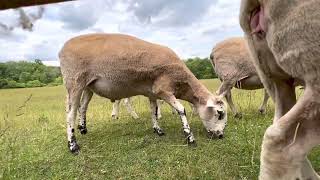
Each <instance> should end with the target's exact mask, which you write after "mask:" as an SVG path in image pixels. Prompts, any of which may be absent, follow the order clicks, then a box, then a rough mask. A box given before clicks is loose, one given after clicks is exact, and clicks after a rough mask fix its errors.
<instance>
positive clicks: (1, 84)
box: [0, 79, 8, 89]
mask: <svg viewBox="0 0 320 180" xmlns="http://www.w3.org/2000/svg"><path fill="white" fill-rule="evenodd" d="M7 86H8V80H7V79H0V89H1V88H5V87H7Z"/></svg>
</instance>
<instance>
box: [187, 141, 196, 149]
mask: <svg viewBox="0 0 320 180" xmlns="http://www.w3.org/2000/svg"><path fill="white" fill-rule="evenodd" d="M187 143H188V146H190V147H197V143H196V141H191V142H190V141H189V140H188V141H187Z"/></svg>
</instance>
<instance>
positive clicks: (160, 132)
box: [153, 128, 165, 136]
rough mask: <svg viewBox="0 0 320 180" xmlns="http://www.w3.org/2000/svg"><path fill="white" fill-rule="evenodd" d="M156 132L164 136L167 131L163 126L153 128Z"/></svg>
mask: <svg viewBox="0 0 320 180" xmlns="http://www.w3.org/2000/svg"><path fill="white" fill-rule="evenodd" d="M153 130H154V132H155V133H157V134H158V135H159V136H164V135H165V133H164V132H163V130H162V129H161V128H153Z"/></svg>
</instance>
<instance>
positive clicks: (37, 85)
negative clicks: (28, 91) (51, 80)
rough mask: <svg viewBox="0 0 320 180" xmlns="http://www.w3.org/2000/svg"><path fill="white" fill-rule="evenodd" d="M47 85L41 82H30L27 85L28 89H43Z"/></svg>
mask: <svg viewBox="0 0 320 180" xmlns="http://www.w3.org/2000/svg"><path fill="white" fill-rule="evenodd" d="M44 85H45V84H43V83H41V82H40V81H39V80H34V81H29V82H27V84H26V87H42V86H44Z"/></svg>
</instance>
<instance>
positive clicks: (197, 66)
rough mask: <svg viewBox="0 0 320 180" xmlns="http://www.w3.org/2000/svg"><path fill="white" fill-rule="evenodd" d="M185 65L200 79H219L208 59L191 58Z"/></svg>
mask: <svg viewBox="0 0 320 180" xmlns="http://www.w3.org/2000/svg"><path fill="white" fill-rule="evenodd" d="M185 64H186V65H187V67H188V68H189V69H190V70H191V72H192V73H193V74H194V75H195V76H196V77H197V78H198V79H212V78H217V75H216V73H215V72H214V69H213V67H212V64H211V62H210V60H209V59H208V58H204V59H201V58H198V57H196V58H189V59H187V60H186V61H185Z"/></svg>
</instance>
